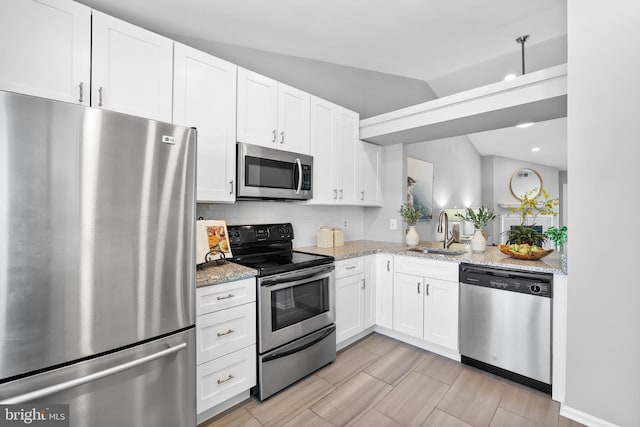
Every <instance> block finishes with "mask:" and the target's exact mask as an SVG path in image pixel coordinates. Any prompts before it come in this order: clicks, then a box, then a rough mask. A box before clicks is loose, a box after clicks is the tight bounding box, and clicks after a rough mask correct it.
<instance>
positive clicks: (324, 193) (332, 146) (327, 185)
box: [309, 96, 340, 204]
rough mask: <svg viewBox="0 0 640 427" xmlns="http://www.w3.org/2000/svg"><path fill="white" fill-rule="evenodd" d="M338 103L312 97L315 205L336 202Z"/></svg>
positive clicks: (311, 142) (338, 171)
mask: <svg viewBox="0 0 640 427" xmlns="http://www.w3.org/2000/svg"><path fill="white" fill-rule="evenodd" d="M336 107H337V106H336V105H334V104H332V103H330V102H328V101H325V100H324V99H320V98H317V97H315V96H312V97H311V123H310V151H311V155H312V156H313V199H312V200H310V201H309V203H312V204H335V203H336V202H337V198H338V188H337V178H338V174H339V173H340V165H339V164H338V163H337V162H335V161H334V158H335V157H337V154H336V153H335V150H336V142H335V141H336V135H337V129H336V125H337V123H338V119H337V110H336Z"/></svg>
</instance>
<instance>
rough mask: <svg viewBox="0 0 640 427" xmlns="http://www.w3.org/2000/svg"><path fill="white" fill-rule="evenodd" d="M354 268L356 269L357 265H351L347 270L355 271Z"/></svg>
mask: <svg viewBox="0 0 640 427" xmlns="http://www.w3.org/2000/svg"><path fill="white" fill-rule="evenodd" d="M354 268H356V266H355V265H350V266H349V267H347V270H353V269H354Z"/></svg>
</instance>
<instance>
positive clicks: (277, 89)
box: [237, 68, 311, 154]
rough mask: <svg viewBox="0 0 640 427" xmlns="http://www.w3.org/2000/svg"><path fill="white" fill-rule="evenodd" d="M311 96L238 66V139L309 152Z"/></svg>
mask: <svg viewBox="0 0 640 427" xmlns="http://www.w3.org/2000/svg"><path fill="white" fill-rule="evenodd" d="M310 100H311V96H310V95H309V94H308V93H306V92H303V91H301V90H298V89H295V88H293V87H291V86H287V85H285V84H282V83H278V82H277V81H275V80H273V79H270V78H268V77H265V76H263V75H260V74H258V73H254V72H252V71H249V70H246V69H244V68H238V129H237V135H238V141H239V142H246V143H248V144H255V145H261V146H263V147H270V148H277V149H281V150H286V151H293V152H297V153H303V154H308V153H309V107H310V102H311V101H310Z"/></svg>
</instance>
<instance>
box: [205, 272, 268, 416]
mask: <svg viewBox="0 0 640 427" xmlns="http://www.w3.org/2000/svg"><path fill="white" fill-rule="evenodd" d="M196 346H197V351H196V364H197V367H196V375H197V378H196V385H197V412H198V414H199V416H200V414H202V413H203V412H205V411H207V410H209V409H212V408H214V407H216V406H218V405H221V404H223V403H224V402H225V401H227V400H229V399H232V398H234V397H236V396H238V395H239V394H242V393H245V392H247V391H248V390H249V389H250V388H251V387H253V386H255V385H256V281H255V279H254V278H250V279H244V280H236V281H231V282H227V283H222V284H219V285H212V286H207V287H204V288H198V289H197V291H196ZM206 415H208V416H207V418H208V417H209V416H213V415H215V413H211V414H209V413H207V414H206Z"/></svg>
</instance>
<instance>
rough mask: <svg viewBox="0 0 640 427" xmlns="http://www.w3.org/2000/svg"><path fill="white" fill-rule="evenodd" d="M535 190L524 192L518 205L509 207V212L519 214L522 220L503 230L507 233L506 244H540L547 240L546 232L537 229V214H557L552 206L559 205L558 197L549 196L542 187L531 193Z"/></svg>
mask: <svg viewBox="0 0 640 427" xmlns="http://www.w3.org/2000/svg"><path fill="white" fill-rule="evenodd" d="M536 191H537V188H535V189H533V190H532V191H531V192H529V193H526V194H525V195H524V197H523V198H522V202H521V203H520V207H517V208H510V209H509V210H510V211H511V212H513V213H517V214H519V215H520V218H521V219H522V222H521V224H520V225H519V226H517V227H515V228H514V229H513V230H507V231H506V232H505V233H507V243H508V244H524V243H528V244H529V245H535V246H542V245H543V244H544V242H545V241H546V240H547V238H548V236H547V234H545V233H543V232H542V231H539V230H538V229H537V226H536V218H537V217H538V215H553V216H555V215H557V213H556V211H555V210H554V208H556V207H557V206H559V205H560V199H559V198H557V197H555V198H551V196H550V195H549V193H548V192H547V191H546V190H545V189H544V188H541V189H540V191H539V192H538V193H537V194H535V195H532V194H533V193H535V192H536ZM527 220H530V221H531V224H527V223H526V222H527Z"/></svg>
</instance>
